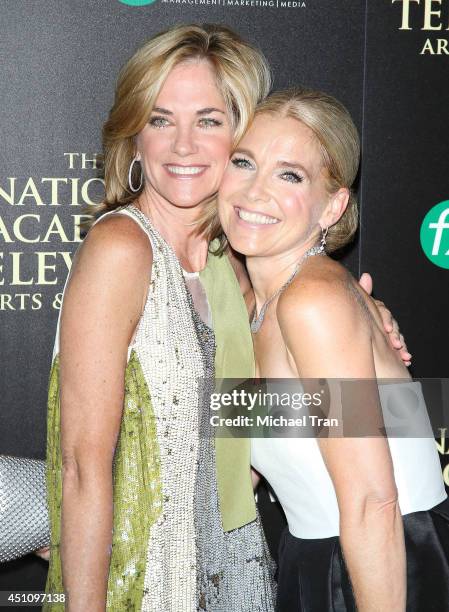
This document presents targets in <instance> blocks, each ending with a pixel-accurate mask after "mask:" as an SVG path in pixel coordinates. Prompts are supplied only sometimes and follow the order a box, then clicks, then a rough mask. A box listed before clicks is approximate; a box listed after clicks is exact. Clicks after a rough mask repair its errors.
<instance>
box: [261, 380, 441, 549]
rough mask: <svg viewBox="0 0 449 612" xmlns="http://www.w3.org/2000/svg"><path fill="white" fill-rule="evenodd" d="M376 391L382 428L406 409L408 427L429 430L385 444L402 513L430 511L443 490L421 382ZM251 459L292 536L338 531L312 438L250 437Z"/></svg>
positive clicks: (328, 482)
mask: <svg viewBox="0 0 449 612" xmlns="http://www.w3.org/2000/svg"><path fill="white" fill-rule="evenodd" d="M379 395H380V401H381V405H382V411H383V414H384V419H385V425H386V428H387V432H388V430H389V427H391V428H393V429H394V427H395V423H394V422H393V421H394V420H395V419H396V418H397V423H396V425H397V426H399V425H401V424H403V423H404V420H403V419H404V414H405V415H406V418H407V427H408V426H409V424H410V431H415V432H417V431H419V435H420V436H422V435H424V432H426V431H427V433H428V436H429V437H425V438H424V437H420V438H411V437H407V438H405V437H402V438H397V437H396V438H394V437H389V438H388V443H389V446H390V452H391V457H392V461H393V468H394V477H395V481H396V487H397V489H398V495H399V506H400V509H401V513H402V514H403V515H405V514H410V513H411V512H418V511H421V510H430V508H433V507H434V506H436V505H437V504H439V503H441V502H442V501H444V500H445V499H446V497H447V494H446V491H445V487H444V481H443V477H442V473H441V466H440V460H439V457H438V453H437V449H436V445H435V440H434V438H433V434H432V429H431V426H430V422H429V417H428V415H427V409H426V405H425V401H424V397H423V394H422V389H421V384H420V383H419V382H411V381H410V382H404V383H399V384H387V385H379ZM392 404H393V405H394V410H393V411H392V410H391V406H392ZM413 428H414V429H413ZM251 463H252V465H253V466H254V468H255V469H256V470H257V471H258V472H260V473H261V474H262V475H263V476H264V477H265V478H266V479H267V481H268V482H269V484H270V485H271V487H272V488H273V490H274V492H275V494H276V496H277V497H278V499H279V502H280V503H281V505H282V508H283V510H284V512H285V515H286V518H287V522H288V527H289V530H290V533H291V534H292V535H294V536H296V537H297V538H304V539H313V538H328V537H332V536H338V535H339V518H340V515H339V509H338V503H337V498H336V494H335V489H334V486H333V483H332V480H331V478H330V476H329V473H328V471H327V468H326V465H325V463H324V460H323V457H322V455H321V451H320V449H319V446H318V442H317V440H316V439H315V438H253V439H252V441H251ZM354 486H356V485H355V483H354Z"/></svg>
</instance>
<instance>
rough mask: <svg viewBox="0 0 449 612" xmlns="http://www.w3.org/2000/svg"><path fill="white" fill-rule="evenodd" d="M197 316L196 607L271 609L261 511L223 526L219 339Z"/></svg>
mask: <svg viewBox="0 0 449 612" xmlns="http://www.w3.org/2000/svg"><path fill="white" fill-rule="evenodd" d="M194 319H195V325H196V328H197V333H198V337H199V340H200V346H201V350H202V353H203V359H204V367H205V377H204V378H203V380H202V381H201V385H200V390H201V391H200V392H201V401H200V406H199V428H200V445H199V454H198V474H197V479H196V489H195V526H196V535H197V546H198V557H197V575H198V610H200V611H201V610H204V611H207V612H270V611H271V610H274V607H275V600H276V589H275V581H274V573H275V569H276V567H275V564H274V562H273V560H272V559H271V556H270V553H269V550H268V545H267V542H266V540H265V535H264V533H263V529H262V525H261V522H260V519H259V516H257V518H256V520H254V521H252V522H250V523H248V524H247V525H243V526H242V527H239V528H237V529H233V530H232V531H226V532H225V531H223V527H222V520H221V515H220V509H219V498H218V487H217V470H216V456H215V444H214V442H215V440H214V429H213V427H212V425H211V420H210V417H211V411H210V394H211V393H213V391H214V351H215V340H214V334H213V331H212V330H211V329H210V328H208V327H207V326H206V325H205V324H204V323H203V321H202V320H201V319H200V318H199V317H198V316H195V317H194Z"/></svg>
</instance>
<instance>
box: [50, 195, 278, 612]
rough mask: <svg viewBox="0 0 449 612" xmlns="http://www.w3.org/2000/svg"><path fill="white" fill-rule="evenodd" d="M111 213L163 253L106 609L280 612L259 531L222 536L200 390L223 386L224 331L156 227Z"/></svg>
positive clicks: (57, 462)
mask: <svg viewBox="0 0 449 612" xmlns="http://www.w3.org/2000/svg"><path fill="white" fill-rule="evenodd" d="M109 214H126V215H128V216H130V217H131V218H133V219H134V220H135V221H136V222H137V223H139V225H140V226H141V227H142V229H143V230H144V231H145V232H146V233H147V235H148V237H149V239H150V240H151V243H152V250H153V267H152V273H151V282H150V288H149V292H148V297H147V301H146V304H145V308H144V312H143V314H142V317H141V319H140V321H139V324H138V328H137V332H136V337H135V339H134V342H133V345H132V346H131V347H129V355H128V365H127V369H126V372H125V402H124V411H123V416H122V422H121V428H120V433H119V441H118V445H117V449H116V453H115V457H114V465H113V470H114V471H113V476H114V519H113V521H114V522H113V540H112V553H111V565H110V572H109V579H108V592H107V604H106V609H107V610H108V611H109V610H111V611H114V612H122V611H126V610H128V611H142V612H161V611H163V612H193V611H195V610H209V611H210V612H222V611H223V612H224V611H225V610H226V612H246V611H248V612H249V611H250V610H251V611H253V610H254V611H257V610H261V611H264V612H269V611H271V610H273V609H274V608H273V604H272V602H273V598H272V592H273V586H272V585H273V582H272V567H271V561H270V560H269V554H268V551H267V548H266V544H265V541H264V539H263V534H262V531H261V527H260V524H259V521H258V520H256V521H254V522H253V523H251V524H250V525H248V526H244V527H242V528H239V529H236V530H234V531H232V532H229V533H226V534H225V533H223V530H222V525H221V520H220V514H219V506H218V494H217V482H216V466H215V448H214V443H213V437H212V435H211V432H210V431H206V429H205V427H207V423H208V422H209V419H208V417H209V401H208V396H207V394H206V395H203V393H204V392H205V391H207V389H206V388H205V387H204V385H202V384H200V381H204V380H210V381H211V379H212V377H213V371H214V368H213V364H214V336H213V332H212V330H211V329H209V328H208V327H207V326H206V325H205V324H203V323H202V321H201V320H200V318H199V316H198V315H197V314H196V313H195V310H194V308H193V302H192V299H191V296H190V294H189V292H188V291H187V288H186V284H185V282H184V278H183V274H182V269H181V267H180V265H179V262H178V260H177V258H176V255H175V254H174V252H173V250H172V249H171V247H170V246H169V245H168V244H167V243H166V242H165V241H164V240H163V238H162V237H161V236H160V235H159V234H158V232H157V231H156V230H155V229H154V228H153V227H152V225H151V224H150V222H149V220H148V219H147V218H146V217H145V216H144V215H143V214H142V213H141V212H140V211H139V210H138V209H137V208H136V207H134V206H128V207H125V208H122V209H118V210H117V211H114V212H112V213H109ZM58 334H59V330H58V332H57V338H56V342H55V351H54V355H55V360H54V363H53V368H52V374H51V379H50V389H49V406H48V446H47V449H48V450H47V462H48V465H47V487H48V500H49V508H50V521H51V546H52V553H51V561H50V568H49V574H48V579H47V586H46V592H61V591H62V590H63V589H62V579H61V565H60V556H59V543H60V510H61V456H60V426H59V422H60V421H59V419H60V416H59V376H58V358H57V354H58ZM200 429H201V432H200ZM212 541H213V545H212ZM61 609H64V608H63V606H59V607H58V606H52V607H51V610H53V611H55V610H56V612H59V610H61ZM44 610H45V607H44Z"/></svg>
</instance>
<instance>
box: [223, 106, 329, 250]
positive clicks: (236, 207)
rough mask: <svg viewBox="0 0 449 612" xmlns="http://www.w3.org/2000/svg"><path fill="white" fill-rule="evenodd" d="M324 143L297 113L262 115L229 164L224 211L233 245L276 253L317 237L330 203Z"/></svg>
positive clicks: (225, 182) (228, 233) (225, 224)
mask: <svg viewBox="0 0 449 612" xmlns="http://www.w3.org/2000/svg"><path fill="white" fill-rule="evenodd" d="M329 199H330V196H329V194H328V193H327V190H326V175H325V171H324V170H323V166H322V160H321V154H320V147H319V143H318V141H317V139H316V137H315V135H314V134H313V132H312V131H311V130H310V128H308V127H307V126H305V125H304V124H303V123H300V122H299V121H297V120H296V119H292V118H289V117H287V118H280V117H277V116H272V115H270V114H260V115H258V116H257V117H256V118H255V120H254V122H253V124H252V126H251V127H250V129H249V130H248V132H247V133H246V135H245V136H244V137H243V138H242V140H241V141H240V143H239V145H238V147H237V149H236V151H235V152H234V154H233V155H232V157H231V160H230V162H229V164H228V166H227V169H226V172H225V174H224V177H223V181H222V183H221V185H220V190H219V206H218V208H219V214H220V221H221V224H222V226H223V230H224V232H225V234H226V235H227V237H228V240H229V242H230V244H231V246H232V247H233V248H234V249H235V250H236V251H238V252H240V253H243V254H245V255H249V256H271V255H278V254H282V253H285V252H288V251H292V250H293V251H294V250H295V249H296V248H298V247H300V246H301V245H303V244H309V242H310V241H311V240H312V242H313V243H314V242H316V239H317V238H318V236H319V233H320V227H319V224H318V222H319V220H320V218H321V216H322V214H323V211H324V209H325V208H326V206H327V204H328V203H329Z"/></svg>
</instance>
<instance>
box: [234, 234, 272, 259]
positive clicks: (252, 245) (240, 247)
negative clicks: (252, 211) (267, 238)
mask: <svg viewBox="0 0 449 612" xmlns="http://www.w3.org/2000/svg"><path fill="white" fill-rule="evenodd" d="M227 238H228V241H229V244H230V245H231V247H232V248H233V249H234V251H237V253H241V254H242V255H245V257H257V256H258V255H262V254H263V253H264V251H265V248H264V246H263V245H261V244H260V242H259V241H258V240H257V241H254V242H253V241H251V240H248V238H247V237H246V236H245V237H244V236H236V235H232V234H228V235H227Z"/></svg>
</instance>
